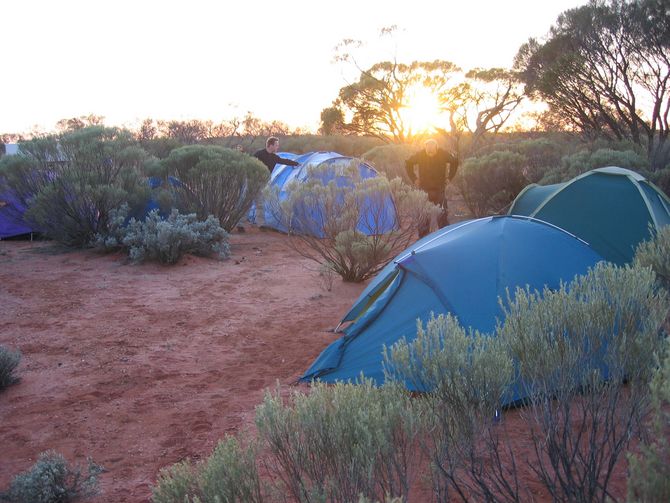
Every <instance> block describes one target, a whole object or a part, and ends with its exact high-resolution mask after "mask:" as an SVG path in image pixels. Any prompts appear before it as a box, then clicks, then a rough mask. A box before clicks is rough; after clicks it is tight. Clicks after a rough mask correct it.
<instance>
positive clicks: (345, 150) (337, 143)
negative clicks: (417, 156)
mask: <svg viewBox="0 0 670 503" xmlns="http://www.w3.org/2000/svg"><path fill="white" fill-rule="evenodd" d="M264 141H265V139H264V138H263V139H261V141H260V142H258V143H256V144H255V146H254V148H256V147H257V148H259V149H260V148H263V146H264V143H263V142H264ZM280 144H281V149H282V150H284V151H285V152H296V153H299V154H304V153H306V152H324V151H330V152H338V153H340V154H342V155H345V156H351V157H360V156H361V155H363V154H364V153H365V152H367V151H368V150H370V149H372V148H374V147H376V146H378V145H381V144H382V141H381V140H380V139H378V138H373V137H370V136H339V135H288V136H283V137H282V138H281V139H280ZM250 152H252V150H250Z"/></svg>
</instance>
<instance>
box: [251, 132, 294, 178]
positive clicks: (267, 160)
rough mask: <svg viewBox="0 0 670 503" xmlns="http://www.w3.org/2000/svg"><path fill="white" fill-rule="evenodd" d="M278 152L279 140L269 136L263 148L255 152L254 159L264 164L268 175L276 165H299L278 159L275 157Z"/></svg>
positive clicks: (289, 160)
mask: <svg viewBox="0 0 670 503" xmlns="http://www.w3.org/2000/svg"><path fill="white" fill-rule="evenodd" d="M278 150H279V138H276V137H275V136H271V137H270V138H268V139H267V141H266V142H265V148H262V149H260V150H258V151H257V152H255V153H254V157H255V158H256V159H258V160H260V161H261V162H262V163H263V164H265V165H266V166H267V167H268V169H269V170H270V173H272V170H273V169H275V165H276V164H285V165H286V166H299V165H300V163H298V162H295V161H292V160H291V159H284V158H282V157H279V156H278V155H277V151H278Z"/></svg>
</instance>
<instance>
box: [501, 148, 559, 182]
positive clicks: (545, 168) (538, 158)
mask: <svg viewBox="0 0 670 503" xmlns="http://www.w3.org/2000/svg"><path fill="white" fill-rule="evenodd" d="M501 147H505V150H508V151H510V152H516V153H517V154H520V155H522V156H524V158H525V162H526V163H525V169H524V176H525V177H526V178H527V179H528V181H529V182H531V183H537V182H539V181H540V180H541V179H542V178H543V177H544V176H545V175H547V174H548V173H550V172H551V171H553V170H555V169H556V168H557V167H559V166H560V165H561V159H562V158H563V156H565V155H566V154H567V153H568V152H569V151H570V150H571V147H572V144H571V143H570V142H568V141H565V140H563V141H560V142H559V141H555V140H551V139H547V138H540V139H536V140H523V141H520V142H517V143H512V144H504V145H501Z"/></svg>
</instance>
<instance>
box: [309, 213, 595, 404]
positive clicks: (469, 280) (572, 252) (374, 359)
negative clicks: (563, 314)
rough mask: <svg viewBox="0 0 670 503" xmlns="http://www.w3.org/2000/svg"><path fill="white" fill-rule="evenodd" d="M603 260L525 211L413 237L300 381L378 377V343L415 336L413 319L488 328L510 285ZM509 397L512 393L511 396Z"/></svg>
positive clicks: (547, 280) (549, 280) (556, 276)
mask: <svg viewBox="0 0 670 503" xmlns="http://www.w3.org/2000/svg"><path fill="white" fill-rule="evenodd" d="M601 260H602V258H601V257H600V256H599V255H598V254H597V253H596V252H594V251H593V250H592V249H591V248H590V247H589V246H588V245H587V244H586V243H584V242H583V241H582V240H580V239H578V238H576V237H575V236H573V235H571V234H569V233H568V232H565V231H564V230H562V229H559V228H557V227H555V226H553V225H550V224H547V223H545V222H541V221H537V220H534V219H530V218H527V217H513V216H501V217H488V218H482V219H478V220H470V221H467V222H460V223H457V224H453V225H450V226H448V227H445V228H443V229H440V230H439V231H436V232H434V233H433V234H430V235H428V236H426V237H425V238H423V239H421V240H420V241H418V242H417V243H415V244H414V245H413V246H412V247H411V248H409V249H407V250H406V251H405V252H403V253H402V254H400V255H399V256H398V257H396V259H395V260H394V261H393V262H391V263H390V264H389V265H387V266H386V268H384V269H383V270H382V271H381V272H380V273H379V274H378V275H377V276H376V277H375V278H374V279H373V280H372V281H371V283H370V284H369V285H368V287H367V288H366V289H365V290H364V291H363V293H362V294H361V296H360V297H359V298H358V300H357V301H356V302H355V303H354V305H353V307H352V308H351V309H350V311H349V312H348V313H347V314H346V315H345V316H344V318H343V320H342V322H341V324H340V325H344V324H347V323H348V326H347V327H346V328H344V330H343V332H344V336H343V337H341V338H340V339H338V340H336V341H334V342H333V343H332V344H330V346H328V347H327V348H326V349H325V350H324V351H323V352H322V353H321V355H320V356H319V357H318V358H317V359H316V361H315V362H314V363H313V364H312V365H311V367H310V368H309V369H308V370H307V372H305V374H304V375H303V377H302V380H304V381H310V380H312V379H319V380H322V381H326V382H335V381H347V380H355V379H357V378H358V377H359V375H360V373H361V372H363V373H364V374H365V376H366V377H368V378H372V379H374V380H375V382H377V383H378V384H381V383H383V381H384V373H383V367H382V361H383V358H382V348H383V346H384V345H386V346H387V347H390V346H391V345H393V344H394V343H395V342H397V341H398V340H400V339H401V338H402V337H406V338H407V340H408V341H410V340H412V339H414V338H415V337H416V320H417V319H421V320H423V322H424V323H425V322H426V321H427V320H428V319H430V315H431V313H435V315H436V316H437V315H438V314H440V313H451V314H453V315H455V316H456V317H457V318H458V320H459V322H460V323H461V324H462V325H463V326H464V327H473V328H475V329H478V330H479V331H481V332H486V333H492V332H493V330H494V328H495V324H496V319H497V318H500V317H501V316H502V311H501V308H500V305H499V303H498V299H499V298H500V297H502V298H503V299H504V298H506V291H507V290H508V289H509V291H510V292H511V293H513V291H514V290H515V289H516V287H525V286H526V285H527V286H529V287H530V288H531V289H538V290H540V289H542V288H543V287H544V286H547V287H549V288H558V287H559V285H560V283H561V281H564V282H568V281H570V280H572V279H573V278H574V277H575V276H576V275H578V274H584V273H586V272H587V271H588V269H589V268H590V267H592V266H594V265H595V264H596V263H598V262H599V261H601ZM518 398H519V397H515V398H514V399H515V400H516V399H518Z"/></svg>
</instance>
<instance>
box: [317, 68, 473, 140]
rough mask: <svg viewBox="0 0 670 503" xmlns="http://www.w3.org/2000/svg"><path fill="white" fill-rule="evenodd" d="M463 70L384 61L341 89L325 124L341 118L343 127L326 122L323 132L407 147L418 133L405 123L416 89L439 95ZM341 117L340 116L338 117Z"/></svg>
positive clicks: (324, 115)
mask: <svg viewBox="0 0 670 503" xmlns="http://www.w3.org/2000/svg"><path fill="white" fill-rule="evenodd" d="M459 70H460V69H459V68H458V67H457V66H456V65H455V64H454V63H451V62H450V61H442V60H436V61H414V62H412V63H410V64H404V63H398V62H395V61H394V62H391V61H382V62H379V63H376V64H374V65H372V66H371V67H370V68H369V69H367V70H361V71H360V76H359V79H358V81H357V82H354V83H353V84H349V85H347V86H345V87H343V88H341V89H340V92H339V94H338V97H337V99H336V100H335V101H334V103H333V106H332V107H329V108H327V109H325V110H324V111H323V112H322V120H323V119H324V118H325V119H330V118H333V117H337V116H339V117H340V118H342V119H343V120H344V118H349V119H348V120H346V121H343V122H342V123H333V122H332V121H325V122H323V123H322V129H323V128H325V129H328V130H329V131H332V130H338V131H346V132H349V133H355V134H366V135H371V136H375V137H377V138H380V139H382V140H383V141H385V142H393V143H404V142H406V141H411V140H412V138H413V136H414V135H415V134H416V133H418V132H417V131H412V130H411V128H410V127H409V126H408V125H407V124H405V123H404V119H403V110H404V109H405V108H406V107H408V106H411V103H410V97H411V92H412V88H413V87H416V86H423V87H426V88H428V89H430V90H431V91H432V92H433V93H434V94H435V95H436V96H437V95H439V94H440V93H441V92H442V91H443V90H444V88H445V87H446V86H447V84H448V82H449V81H450V80H452V79H453V77H454V74H455V73H456V72H458V71H459ZM336 114H337V115H336Z"/></svg>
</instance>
